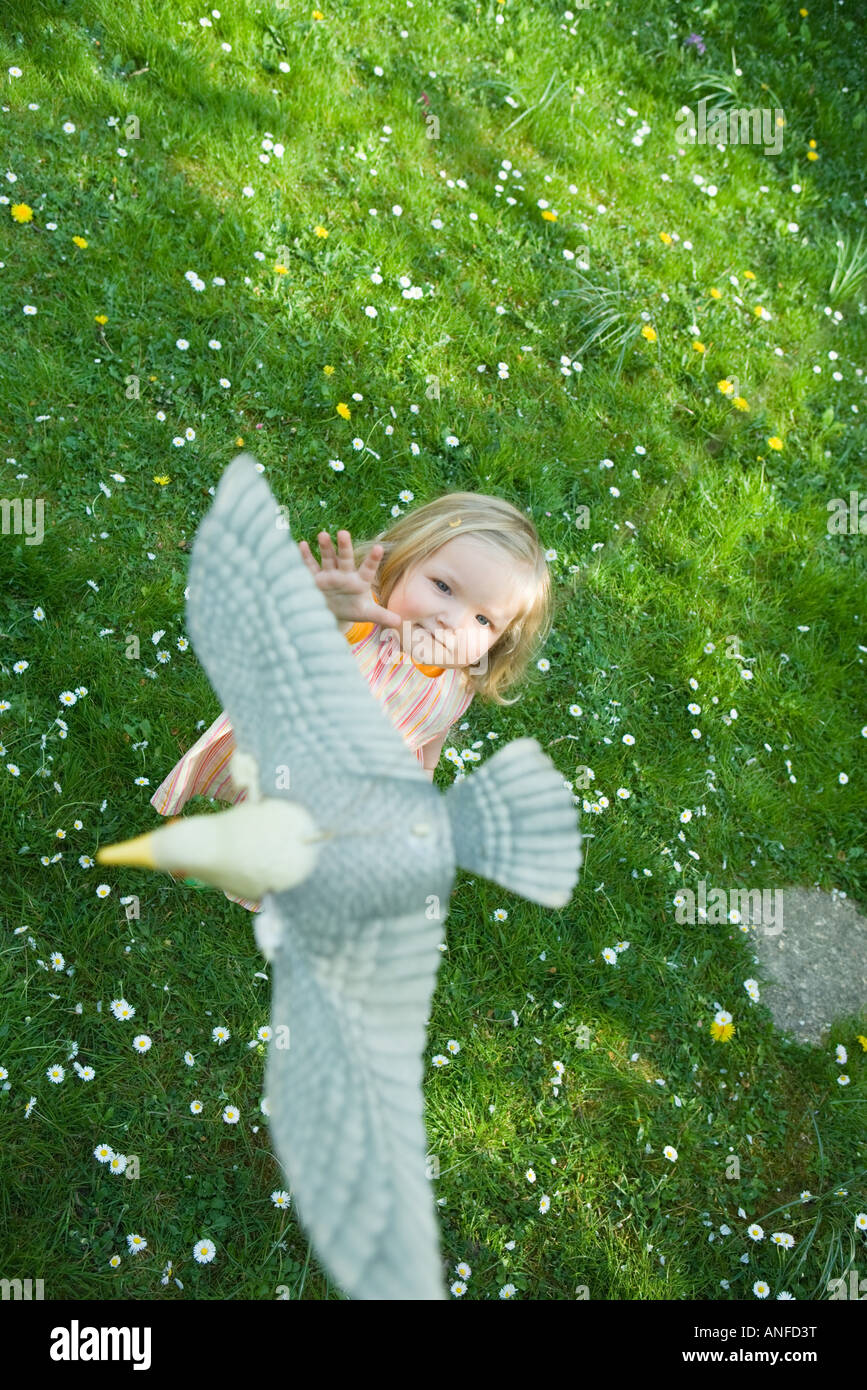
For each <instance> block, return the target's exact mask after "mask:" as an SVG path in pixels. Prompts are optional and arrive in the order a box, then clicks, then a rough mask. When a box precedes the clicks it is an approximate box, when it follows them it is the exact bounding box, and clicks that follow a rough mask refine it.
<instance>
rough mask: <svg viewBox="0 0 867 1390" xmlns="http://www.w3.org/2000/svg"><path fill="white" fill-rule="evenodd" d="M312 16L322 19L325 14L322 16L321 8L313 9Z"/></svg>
mask: <svg viewBox="0 0 867 1390" xmlns="http://www.w3.org/2000/svg"><path fill="white" fill-rule="evenodd" d="M312 18H313V19H324V18H325V16H324V14H323V13H322V11H321V10H314V11H313V15H312Z"/></svg>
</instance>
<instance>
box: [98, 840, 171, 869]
mask: <svg viewBox="0 0 867 1390" xmlns="http://www.w3.org/2000/svg"><path fill="white" fill-rule="evenodd" d="M96 862H97V864H134V865H135V866H136V867H137V868H139V869H155V868H156V861H155V860H154V851H153V836H152V835H138V836H137V837H136V838H135V839H134V840H121V841H120V843H119V844H116V845H103V847H102V849H98V850H97V851H96Z"/></svg>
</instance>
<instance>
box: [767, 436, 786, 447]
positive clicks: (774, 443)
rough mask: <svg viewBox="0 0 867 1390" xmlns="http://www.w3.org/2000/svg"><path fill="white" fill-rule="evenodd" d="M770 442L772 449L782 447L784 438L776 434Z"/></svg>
mask: <svg viewBox="0 0 867 1390" xmlns="http://www.w3.org/2000/svg"><path fill="white" fill-rule="evenodd" d="M768 443H769V444H770V446H771V448H772V449H782V447H783V441H782V439H780V438H779V437H778V436H777V435H776V434H775V435H774V436H773V437H772V438H771V439H769V440H768Z"/></svg>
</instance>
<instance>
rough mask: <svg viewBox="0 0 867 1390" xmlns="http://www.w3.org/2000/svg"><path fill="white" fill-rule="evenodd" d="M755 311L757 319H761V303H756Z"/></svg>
mask: <svg viewBox="0 0 867 1390" xmlns="http://www.w3.org/2000/svg"><path fill="white" fill-rule="evenodd" d="M753 313H754V314H755V316H756V318H757V319H760V318H761V317H762V306H761V304H757V305H756V307H755V309H753Z"/></svg>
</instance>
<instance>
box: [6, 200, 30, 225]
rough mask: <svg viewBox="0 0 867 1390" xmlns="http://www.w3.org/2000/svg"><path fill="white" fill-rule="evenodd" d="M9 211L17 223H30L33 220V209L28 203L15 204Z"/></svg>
mask: <svg viewBox="0 0 867 1390" xmlns="http://www.w3.org/2000/svg"><path fill="white" fill-rule="evenodd" d="M9 211H10V212H11V213H12V216H13V217H14V218H15V221H16V222H30V221H31V220H32V218H33V209H32V208H31V207H28V206H27V204H26V203H13V204H12V206H11V208H10V209H9Z"/></svg>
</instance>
